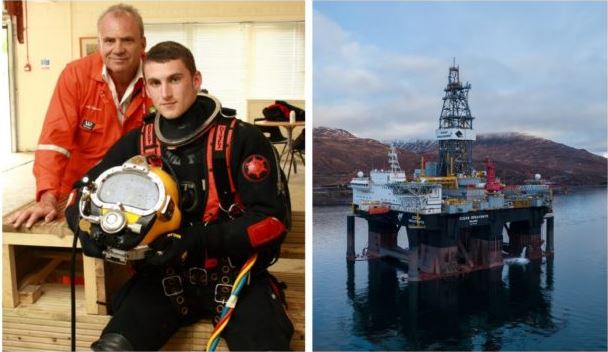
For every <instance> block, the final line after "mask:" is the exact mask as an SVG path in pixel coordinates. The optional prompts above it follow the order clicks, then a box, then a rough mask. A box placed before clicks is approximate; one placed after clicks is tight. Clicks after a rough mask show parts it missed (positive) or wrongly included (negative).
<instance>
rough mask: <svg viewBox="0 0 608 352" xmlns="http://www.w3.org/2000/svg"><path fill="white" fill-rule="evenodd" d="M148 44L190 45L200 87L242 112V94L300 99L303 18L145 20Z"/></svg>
mask: <svg viewBox="0 0 608 352" xmlns="http://www.w3.org/2000/svg"><path fill="white" fill-rule="evenodd" d="M145 27H146V28H145V31H146V37H147V39H148V48H151V47H152V46H153V45H155V44H157V43H159V42H161V41H165V40H173V41H176V42H179V43H181V44H184V45H185V46H187V47H189V48H190V50H192V53H193V55H194V58H195V61H196V66H197V68H198V69H199V70H200V71H201V73H202V74H203V88H205V89H207V90H209V93H210V94H212V95H214V96H216V97H217V98H218V99H219V100H220V101H221V102H222V104H223V105H224V106H227V107H231V108H234V109H237V112H238V116H239V117H241V118H245V116H247V111H246V108H247V99H304V23H303V22H280V23H257V22H254V23H221V24H148V25H146V26H145Z"/></svg>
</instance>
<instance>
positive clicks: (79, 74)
mask: <svg viewBox="0 0 608 352" xmlns="http://www.w3.org/2000/svg"><path fill="white" fill-rule="evenodd" d="M97 32H98V40H99V52H96V53H94V54H91V55H88V56H87V57H84V58H82V59H79V60H75V61H73V62H71V63H69V64H68V65H67V67H66V68H65V69H64V70H63V72H62V73H61V76H60V77H59V80H58V82H57V86H56V87H55V92H54V93H53V97H52V99H51V103H50V105H49V108H48V111H47V113H46V117H45V120H44V126H43V127H42V133H41V135H40V139H39V144H38V147H37V148H36V154H35V160H34V175H35V177H36V204H34V205H33V206H31V207H29V208H27V209H25V210H23V211H21V212H18V213H15V214H14V215H13V216H12V217H11V219H10V222H11V223H12V224H13V226H14V227H19V226H21V225H22V224H25V226H26V227H27V228H29V227H31V226H32V225H33V224H34V223H35V222H36V221H38V220H39V219H44V220H45V221H46V222H48V221H51V220H53V219H54V218H55V217H56V216H57V215H58V214H59V209H58V200H59V199H61V198H62V197H65V196H66V195H67V194H69V192H70V190H71V189H72V185H73V184H74V182H75V181H76V180H78V179H79V178H80V177H82V175H83V174H84V173H85V172H86V171H87V170H88V169H90V168H91V167H92V166H93V165H94V164H95V163H96V162H97V161H99V160H100V159H101V158H102V157H103V156H104V154H105V153H106V151H107V150H108V149H109V148H110V146H112V145H113V144H114V142H115V141H117V140H118V139H119V138H120V137H121V136H122V135H124V134H125V133H126V132H128V131H130V130H132V129H133V128H136V127H139V126H141V124H142V118H143V116H145V115H146V114H147V113H148V111H147V109H148V108H149V107H151V105H152V104H151V102H150V100H149V99H148V98H147V97H146V95H145V89H144V87H143V76H142V68H141V59H142V56H143V54H144V52H145V49H146V38H145V37H144V27H143V21H142V19H141V16H140V15H139V12H138V11H137V10H136V9H135V8H134V7H132V6H129V5H124V4H119V5H114V6H111V7H110V8H108V9H107V10H106V11H105V12H104V13H103V14H102V15H101V16H100V17H99V20H98V21H97Z"/></svg>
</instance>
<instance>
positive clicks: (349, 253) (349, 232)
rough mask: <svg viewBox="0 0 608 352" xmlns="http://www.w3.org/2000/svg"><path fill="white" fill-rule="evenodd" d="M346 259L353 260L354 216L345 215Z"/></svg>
mask: <svg viewBox="0 0 608 352" xmlns="http://www.w3.org/2000/svg"><path fill="white" fill-rule="evenodd" d="M346 259H347V260H355V216H354V215H347V216H346Z"/></svg>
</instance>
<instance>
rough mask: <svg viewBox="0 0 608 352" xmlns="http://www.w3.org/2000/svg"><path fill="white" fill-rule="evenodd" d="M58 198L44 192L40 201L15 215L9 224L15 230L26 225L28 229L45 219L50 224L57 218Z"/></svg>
mask: <svg viewBox="0 0 608 352" xmlns="http://www.w3.org/2000/svg"><path fill="white" fill-rule="evenodd" d="M58 214H59V211H58V210H57V198H55V196H54V195H53V194H52V193H51V192H44V193H43V194H42V196H41V197H40V201H38V202H37V203H36V204H34V205H32V206H31V207H29V208H27V209H24V210H21V211H18V212H16V213H15V214H13V215H12V216H11V217H10V219H9V222H10V223H11V225H13V226H14V227H15V228H19V226H21V225H22V224H25V227H26V228H28V229H29V228H30V227H32V225H34V224H35V223H36V222H37V221H38V220H39V219H42V218H44V221H45V222H50V221H52V220H53V219H55V218H56V217H57V215H58Z"/></svg>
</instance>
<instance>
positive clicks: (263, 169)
mask: <svg viewBox="0 0 608 352" xmlns="http://www.w3.org/2000/svg"><path fill="white" fill-rule="evenodd" d="M241 169H242V171H243V176H245V178H246V179H247V181H250V182H260V181H263V180H264V179H266V177H268V175H269V174H270V163H269V162H268V159H266V158H265V157H263V156H262V155H259V154H254V155H250V156H249V157H247V159H245V161H243V165H242V167H241Z"/></svg>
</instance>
